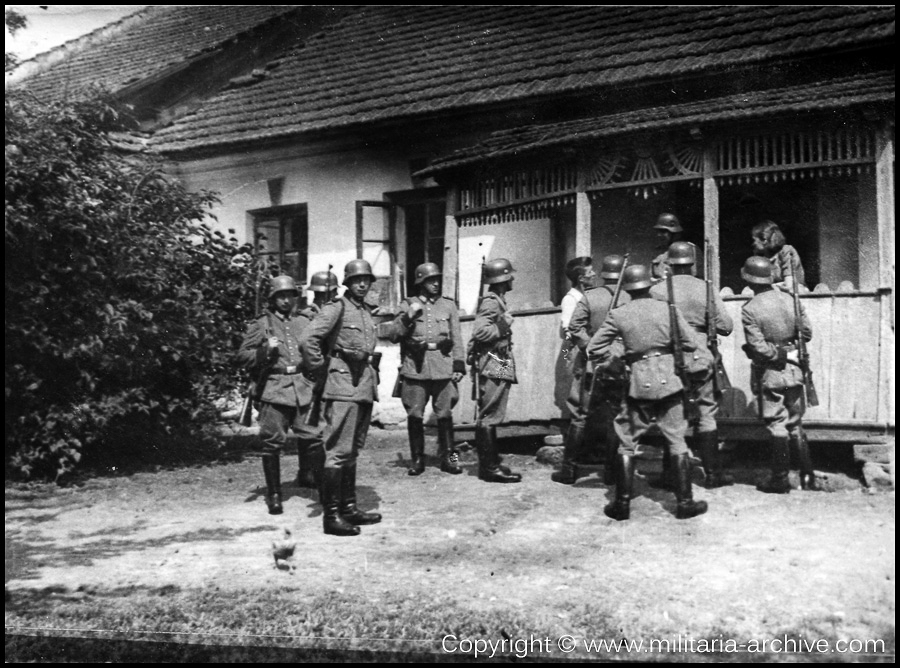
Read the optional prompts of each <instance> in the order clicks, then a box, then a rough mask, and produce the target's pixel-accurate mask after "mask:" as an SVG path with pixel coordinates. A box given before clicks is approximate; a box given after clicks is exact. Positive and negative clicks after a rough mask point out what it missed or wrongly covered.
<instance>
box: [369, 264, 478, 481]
mask: <svg viewBox="0 0 900 668" xmlns="http://www.w3.org/2000/svg"><path fill="white" fill-rule="evenodd" d="M441 278H442V273H441V268H440V267H438V266H437V265H436V264H434V263H433V262H426V263H424V264H420V265H419V266H418V267H416V271H415V285H416V290H417V292H418V294H417V295H415V296H413V297H409V298H408V299H406V300H405V301H404V302H403V304H402V305H401V308H402V309H403V310H402V311H401V312H400V315H399V316H397V318H396V319H395V320H394V321H393V322H392V323H389V324H388V325H387V326H386V330H387V335H386V338H389V339H390V340H392V341H394V342H397V341H399V342H400V359H401V362H400V372H399V373H400V376H401V380H400V398H401V399H402V401H403V407H404V408H405V409H406V414H407V418H406V421H407V431H408V433H409V450H410V455H411V456H412V464H411V466H410V468H409V470H408V471H407V473H408V474H409V475H411V476H417V475H421V474H422V473H423V472H424V471H425V427H424V417H425V408H426V406H427V405H428V402H429V401H431V405H432V407H433V408H434V413H435V415H436V417H437V423H438V454H439V456H440V459H441V465H440V467H441V471H443V472H444V473H450V474H454V475H455V474H459V473H462V469H461V468H460V467H459V456H458V454H457V452H456V450H455V449H454V447H453V412H452V411H453V407H454V406H455V405H456V404H457V402H458V401H459V389H458V384H459V381H460V380H462V378H463V376H464V375H465V372H466V362H465V345H464V344H463V341H462V335H461V334H460V328H459V309H458V308H457V306H456V302H455V301H453V300H452V299H449V298H447V297H442V296H441Z"/></svg>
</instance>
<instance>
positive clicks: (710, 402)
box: [693, 375, 719, 433]
mask: <svg viewBox="0 0 900 668" xmlns="http://www.w3.org/2000/svg"><path fill="white" fill-rule="evenodd" d="M693 397H694V401H695V402H696V406H697V414H698V415H699V416H700V420H699V422H698V423H697V433H704V432H710V431H715V430H716V429H717V426H716V415H717V414H718V412H719V402H718V401H716V396H715V392H714V391H713V378H712V375H710V376H709V378H708V379H707V380H706V381H705V382H704V383H703V384H702V385H699V386H695V387H694V389H693Z"/></svg>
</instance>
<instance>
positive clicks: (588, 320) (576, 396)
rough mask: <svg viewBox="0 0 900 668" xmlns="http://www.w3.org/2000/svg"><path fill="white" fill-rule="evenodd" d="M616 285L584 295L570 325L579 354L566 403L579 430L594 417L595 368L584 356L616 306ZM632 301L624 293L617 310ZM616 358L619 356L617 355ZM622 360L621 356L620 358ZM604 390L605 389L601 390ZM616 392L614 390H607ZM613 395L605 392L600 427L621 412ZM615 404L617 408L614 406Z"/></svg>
mask: <svg viewBox="0 0 900 668" xmlns="http://www.w3.org/2000/svg"><path fill="white" fill-rule="evenodd" d="M615 291H616V289H615V286H614V285H604V286H601V287H599V288H594V289H592V290H588V291H587V292H585V293H584V298H583V299H582V300H581V301H580V302H579V303H578V304H577V305H576V306H575V312H574V313H573V314H572V319H571V321H570V322H569V336H570V338H571V339H572V341H574V343H575V345H576V347H577V349H578V350H577V352H573V353H571V354H573V355H574V360H573V363H572V369H573V375H574V378H573V379H572V386H571V387H570V388H569V396H568V397H567V399H566V406H567V407H568V409H569V412H570V413H571V415H572V423H573V424H574V425H575V426H585V425H586V423H587V421H588V419H589V416H591V417H592V415H591V410H590V409H591V406H590V405H589V404H590V401H591V397H590V389H591V383H592V373H593V365H592V364H591V363H590V362H589V361H588V359H587V354H586V353H585V352H584V351H585V349H586V348H587V345H588V343H589V342H590V340H591V337H592V336H593V335H594V333H595V332H597V331H598V330H599V329H600V327H601V326H602V325H603V323H604V321H605V320H606V315H607V314H608V313H609V307H610V306H612V300H613V295H614V294H615ZM629 301H631V297H629V296H628V293H627V292H625V291H623V290H620V291H619V299H618V302H617V304H616V306H617V307H618V306H621V305H622V304H627V303H628V302H629ZM616 348H617V353H621V352H622V348H621V346H616ZM614 354H615V353H614ZM616 356H617V357H618V358H621V354H618V355H616ZM600 389H601V390H602V389H603V388H600ZM607 389H610V390H612V389H614V388H607ZM612 394H614V393H611V392H603V396H602V397H600V402H599V404H598V406H597V409H598V410H596V411H594V413H596V420H597V422H598V424H601V425H602V424H605V423H608V422H609V421H611V420H612V418H613V416H614V414H615V412H612V411H613V409H615V411H618V399H619V397H613V396H612ZM610 401H613V403H614V404H615V406H613V405H612V404H610Z"/></svg>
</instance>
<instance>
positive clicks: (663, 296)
mask: <svg viewBox="0 0 900 668" xmlns="http://www.w3.org/2000/svg"><path fill="white" fill-rule="evenodd" d="M672 292H673V294H674V296H675V305H676V306H677V307H678V310H679V311H680V312H681V315H683V316H684V319H685V320H686V321H687V323H688V324H689V325H690V326H691V329H693V330H694V332H695V333H696V334H697V336H696V337H694V338H695V339H696V340H697V350H695V351H693V352H689V353H685V355H684V363H685V365H686V368H687V369H688V370H689V372H690V376H691V380H692V381H693V388H692V392H693V395H694V399H695V401H696V405H697V409H698V413H699V417H700V419H699V422H698V423H697V432H698V433H703V432H711V431H715V430H716V428H717V427H716V414H717V413H718V412H719V402H718V401H716V397H715V391H714V387H715V384H714V382H713V380H714V377H713V374H714V373H715V360H714V359H713V355H712V352H710V350H709V346H708V343H707V336H706V334H707V332H706V330H707V326H706V281H704V280H703V279H700V278H694V277H693V276H688V275H686V274H677V275H675V276H672ZM650 294H651V295H652V296H653V297H654V298H655V299H658V300H659V301H663V302H668V300H669V291H668V287H667V285H666V284H665V283H660V284H658V285H654V286H653V287H652V288H651V289H650ZM715 299H716V323H715V327H716V333H717V334H719V335H721V336H728V335H729V334H731V332H732V331H733V330H734V322H733V321H732V320H731V316H729V315H728V313H727V312H726V311H725V303H724V302H723V301H722V299H721V297H719V296H718V295H716V296H715Z"/></svg>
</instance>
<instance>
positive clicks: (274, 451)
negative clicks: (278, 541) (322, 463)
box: [237, 276, 322, 515]
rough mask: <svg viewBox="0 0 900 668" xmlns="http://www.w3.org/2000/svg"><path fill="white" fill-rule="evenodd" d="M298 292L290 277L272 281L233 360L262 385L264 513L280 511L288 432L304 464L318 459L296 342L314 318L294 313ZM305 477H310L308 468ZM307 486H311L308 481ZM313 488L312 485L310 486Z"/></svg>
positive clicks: (309, 392)
mask: <svg viewBox="0 0 900 668" xmlns="http://www.w3.org/2000/svg"><path fill="white" fill-rule="evenodd" d="M299 294H300V291H299V290H298V289H297V285H296V284H295V283H294V279H293V278H292V277H290V276H276V277H275V278H273V279H272V282H271V290H270V292H269V305H268V308H267V310H266V312H265V313H263V314H262V315H261V316H259V317H258V318H257V319H256V320H254V321H253V322H252V323H251V324H250V326H249V327H248V329H247V333H246V334H245V336H244V340H243V342H242V344H241V347H240V350H239V351H238V353H237V359H238V362H239V363H240V364H242V365H243V366H245V367H247V368H249V369H251V371H252V373H253V376H254V377H255V378H258V379H259V382H260V383H261V384H263V387H262V390H261V395H260V399H259V418H258V421H259V438H260V441H262V451H263V454H262V463H263V475H264V476H265V481H266V505H267V506H268V509H269V514H271V515H280V514H281V513H282V512H283V506H282V492H281V451H282V450H283V449H284V445H285V443H286V441H287V434H288V430H289V429H290V430H293V431H294V432H295V433H296V434H297V436H298V441H299V444H298V449H300V448H302V452H303V453H304V455H307V453H308V457H309V458H310V461H315V460H317V459H321V457H320V452H321V451H322V434H321V433H320V432H319V430H318V429H316V428H315V427H311V426H310V425H309V424H308V423H307V418H308V415H309V411H310V406H311V404H312V401H313V388H314V386H315V384H316V378H315V376H314V374H312V373H311V370H310V368H309V367H308V366H306V365H305V364H304V362H303V358H302V356H301V354H300V341H301V340H302V339H303V337H304V335H305V332H306V330H307V329H308V327H309V324H310V322H311V321H312V319H313V317H314V315H315V314H314V312H313V311H312V309H309V308H307V309H301V310H299V311H298V309H297V298H298V296H299ZM309 475H310V477H313V476H314V475H315V471H314V466H313V465H312V464H311V468H310V470H309ZM310 482H313V481H312V480H311V481H310ZM313 484H314V483H313Z"/></svg>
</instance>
